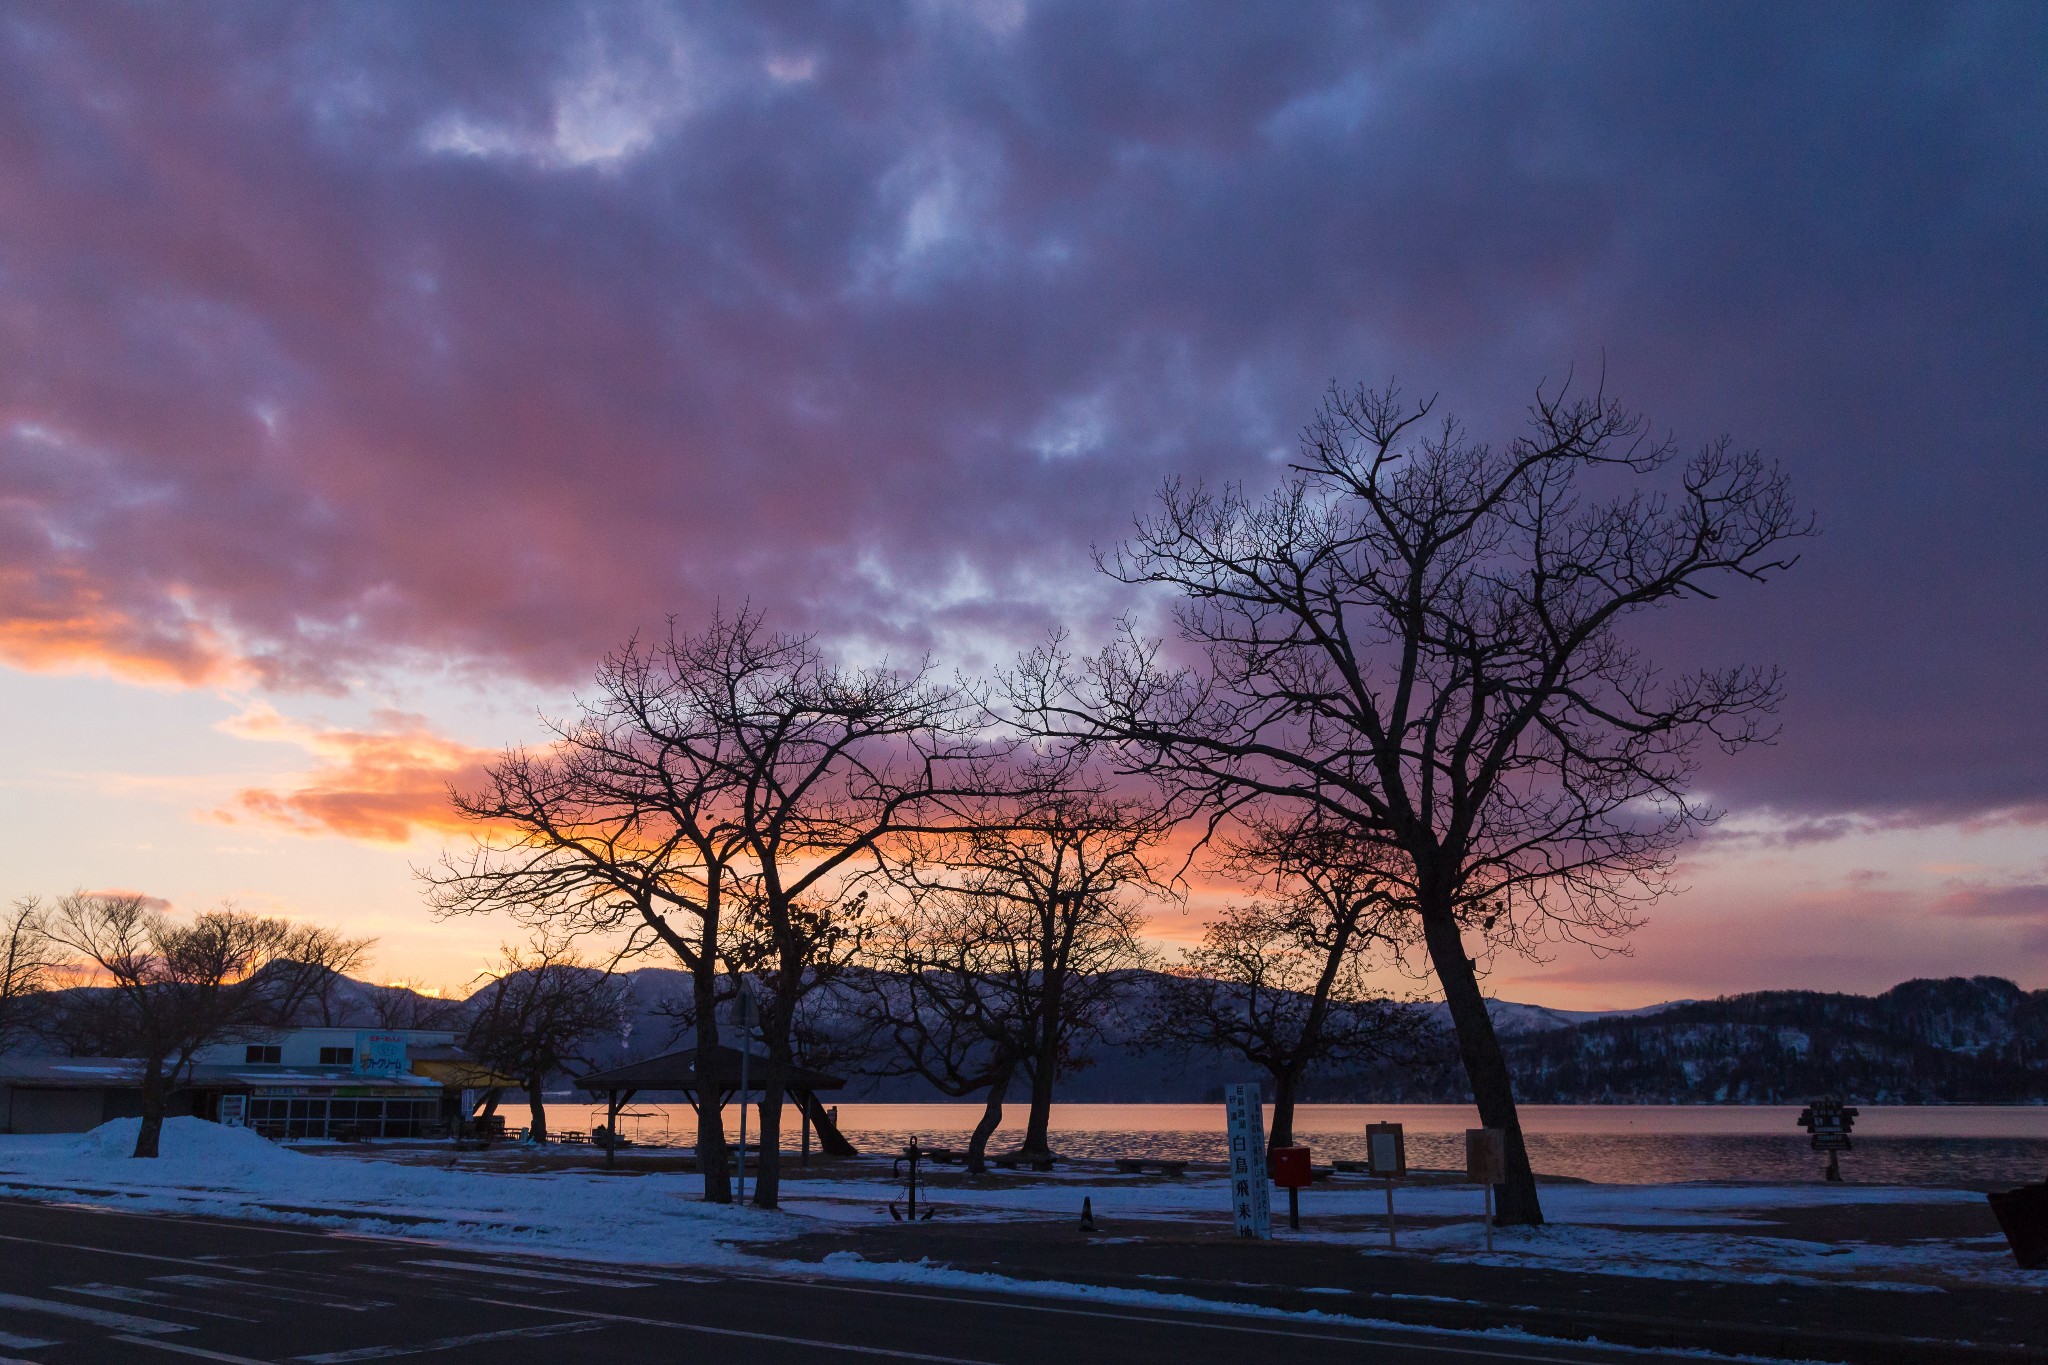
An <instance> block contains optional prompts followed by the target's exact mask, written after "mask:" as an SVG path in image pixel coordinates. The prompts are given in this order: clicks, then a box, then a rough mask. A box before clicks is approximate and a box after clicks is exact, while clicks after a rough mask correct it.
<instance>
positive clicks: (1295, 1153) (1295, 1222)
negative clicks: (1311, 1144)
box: [1266, 1147, 1316, 1232]
mask: <svg viewBox="0 0 2048 1365" xmlns="http://www.w3.org/2000/svg"><path fill="white" fill-rule="evenodd" d="M1266 1172H1267V1174H1269V1175H1271V1176H1272V1177H1273V1183H1274V1184H1275V1185H1278V1186H1279V1187H1280V1188H1281V1189H1283V1190H1285V1191H1287V1226H1288V1227H1290V1228H1293V1229H1294V1230H1295V1231H1296V1232H1299V1231H1301V1192H1302V1191H1303V1190H1304V1189H1306V1188H1308V1186H1309V1185H1310V1184H1311V1183H1312V1182H1313V1181H1314V1180H1315V1178H1316V1173H1315V1171H1314V1170H1312V1169H1310V1167H1309V1164H1308V1148H1306V1147H1275V1148H1274V1149H1273V1150H1272V1151H1270V1152H1268V1153H1266Z"/></svg>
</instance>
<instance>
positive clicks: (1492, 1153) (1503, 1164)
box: [1465, 1128, 1508, 1251]
mask: <svg viewBox="0 0 2048 1365" xmlns="http://www.w3.org/2000/svg"><path fill="white" fill-rule="evenodd" d="M1465 1178H1466V1179H1467V1180H1469V1181H1471V1182H1472V1183H1473V1184H1475V1185H1484V1186H1485V1187H1486V1249H1487V1250H1488V1251H1492V1250H1493V1187H1494V1186H1495V1185H1498V1184H1500V1183H1501V1182H1502V1181H1503V1180H1506V1179H1507V1178H1508V1135H1507V1134H1506V1133H1505V1132H1503V1131H1502V1130H1500V1129H1498V1128H1467V1129H1466V1130H1465Z"/></svg>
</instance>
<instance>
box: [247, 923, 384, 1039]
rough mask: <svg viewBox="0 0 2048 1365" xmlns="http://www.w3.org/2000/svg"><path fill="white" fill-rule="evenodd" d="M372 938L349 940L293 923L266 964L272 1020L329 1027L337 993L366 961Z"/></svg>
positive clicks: (335, 1016)
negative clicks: (284, 939) (276, 953)
mask: <svg viewBox="0 0 2048 1365" xmlns="http://www.w3.org/2000/svg"><path fill="white" fill-rule="evenodd" d="M376 942H377V941H376V940H375V939H371V938H349V937H348V936H346V935H344V934H342V933H341V932H340V931H339V930H335V929H328V928H324V927H322V926H320V925H317V924H294V925H292V926H291V928H290V932H289V934H288V936H287V941H286V942H285V943H284V944H283V945H282V946H281V947H280V948H279V949H278V955H277V956H276V957H275V958H273V959H272V960H271V961H270V962H269V963H268V964H267V965H266V966H265V967H264V969H263V970H264V974H265V975H266V976H267V977H268V978H269V979H268V980H267V981H266V982H265V983H264V984H265V987H266V990H267V991H268V992H269V998H270V1002H271V1003H270V1009H271V1012H272V1015H273V1022H274V1023H276V1024H278V1025H280V1026H287V1025H292V1024H318V1025H320V1026H322V1027H328V1028H331V1027H333V1026H334V1025H335V1024H336V1023H338V1022H340V1014H341V1012H342V1011H343V1009H344V1006H342V1004H341V1003H340V999H339V997H340V996H341V994H342V990H343V988H344V987H346V986H352V985H353V984H354V983H353V982H352V981H351V980H350V977H352V976H353V975H354V974H355V973H356V972H358V971H361V970H362V968H363V966H364V964H365V963H367V962H368V961H369V960H370V950H371V949H372V948H374V947H375V946H376Z"/></svg>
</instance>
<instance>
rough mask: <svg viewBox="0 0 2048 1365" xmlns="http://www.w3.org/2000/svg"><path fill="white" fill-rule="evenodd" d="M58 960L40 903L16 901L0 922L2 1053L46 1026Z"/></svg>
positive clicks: (36, 900) (26, 899)
mask: <svg viewBox="0 0 2048 1365" xmlns="http://www.w3.org/2000/svg"><path fill="white" fill-rule="evenodd" d="M59 960H60V955H59V950H58V947H57V945H56V944H55V943H54V942H53V941H52V940H51V938H50V925H49V913H48V912H47V911H46V910H45V909H44V908H43V903H42V901H41V900H40V899H39V898H37V897H35V896H23V897H22V898H21V899H19V900H17V901H15V902H14V904H13V906H12V907H11V908H10V909H9V911H8V913H7V915H6V917H5V918H4V919H0V1052H11V1051H12V1050H13V1049H15V1048H16V1047H19V1046H20V1045H21V1044H22V1042H24V1041H25V1040H26V1039H28V1038H29V1037H31V1036H32V1035H34V1034H36V1033H38V1032H40V1031H41V1030H42V1029H43V1028H44V1027H46V1026H47V1024H48V1022H49V1020H48V1017H47V1010H46V1009H45V1006H46V1005H47V1004H48V990H49V987H50V983H51V979H52V972H53V970H54V969H55V968H56V967H57V965H58V963H59Z"/></svg>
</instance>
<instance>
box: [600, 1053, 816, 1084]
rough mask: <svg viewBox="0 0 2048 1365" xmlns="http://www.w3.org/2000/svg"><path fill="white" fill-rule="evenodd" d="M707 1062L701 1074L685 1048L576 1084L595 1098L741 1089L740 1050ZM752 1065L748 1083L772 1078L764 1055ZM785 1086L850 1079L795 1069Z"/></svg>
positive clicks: (754, 1057) (757, 1056)
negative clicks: (622, 1093)
mask: <svg viewBox="0 0 2048 1365" xmlns="http://www.w3.org/2000/svg"><path fill="white" fill-rule="evenodd" d="M707 1062H708V1065H707V1066H706V1067H705V1068H704V1072H703V1073H700V1072H699V1069H698V1065H697V1049H696V1048H693V1047H691V1048H684V1049H683V1050H682V1051H680V1052H668V1053H664V1054H662V1055H661V1056H659V1057H649V1058H647V1059H646V1060H645V1061H640V1062H630V1063H628V1064H627V1065H625V1066H620V1067H614V1068H612V1069H611V1070H610V1071H597V1072H593V1073H591V1074H590V1075H588V1076H584V1077H581V1078H579V1079H578V1080H577V1082H576V1084H577V1086H578V1087H579V1088H581V1089H584V1090H587V1091H589V1092H591V1093H592V1094H603V1093H604V1092H606V1091H608V1090H701V1089H704V1088H706V1087H707V1086H709V1087H714V1088H716V1089H720V1090H737V1089H739V1084H740V1054H739V1049H738V1048H730V1047H715V1048H710V1049H708V1057H707ZM748 1065H749V1067H751V1069H752V1074H751V1075H750V1076H749V1077H748V1079H749V1080H750V1081H752V1082H753V1083H754V1084H755V1085H756V1086H757V1087H758V1086H759V1084H760V1082H761V1080H763V1079H765V1078H766V1077H767V1075H768V1058H767V1057H765V1056H763V1055H762V1054H761V1053H758V1052H756V1053H753V1054H752V1056H751V1058H750V1060H749V1062H748ZM784 1084H786V1085H788V1086H789V1087H790V1088H791V1089H794V1090H837V1089H839V1088H840V1087H841V1086H843V1085H845V1084H846V1079H845V1078H844V1077H842V1076H831V1075H827V1074H826V1073H825V1072H822V1071H812V1070H810V1069H809V1068H808V1067H801V1066H792V1067H791V1068H790V1069H789V1071H788V1073H787V1075H786V1076H785V1078H784Z"/></svg>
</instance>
